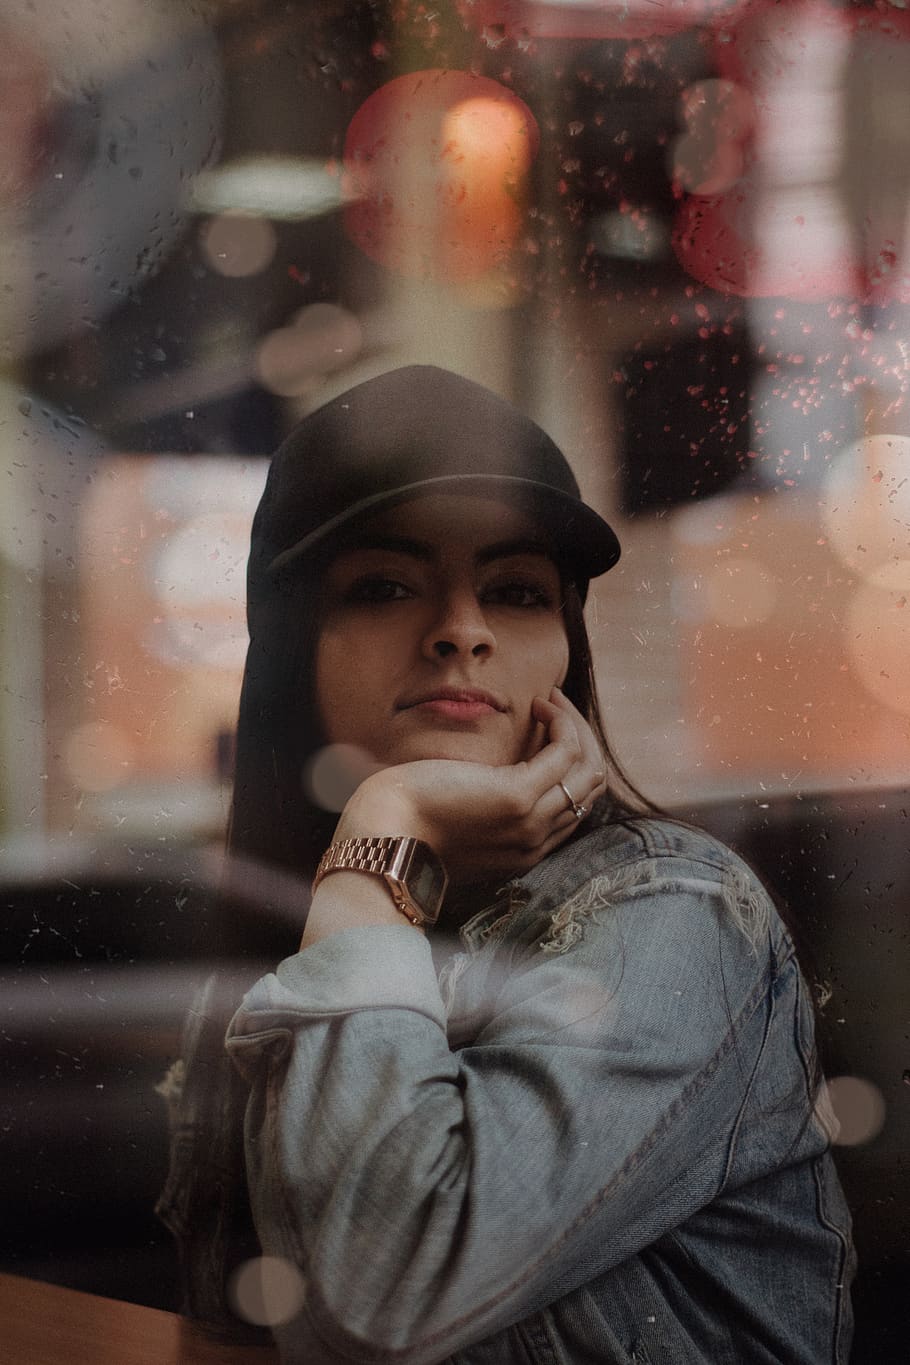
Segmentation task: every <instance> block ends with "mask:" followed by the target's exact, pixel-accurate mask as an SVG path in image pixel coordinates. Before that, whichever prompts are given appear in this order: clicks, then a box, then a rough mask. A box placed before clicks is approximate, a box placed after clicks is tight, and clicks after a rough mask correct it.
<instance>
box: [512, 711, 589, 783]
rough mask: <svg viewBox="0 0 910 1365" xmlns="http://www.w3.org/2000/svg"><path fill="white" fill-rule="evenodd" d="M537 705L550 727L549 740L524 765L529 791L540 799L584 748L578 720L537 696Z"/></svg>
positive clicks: (543, 719)
mask: <svg viewBox="0 0 910 1365" xmlns="http://www.w3.org/2000/svg"><path fill="white" fill-rule="evenodd" d="M534 708H535V713H536V715H537V717H538V719H540V720H541V722H542V723H543V724H544V725H546V727H547V736H548V741H549V742H548V743H547V744H545V745H544V747H543V748H542V749H541V750H540V752H539V753H538V754H535V755H534V757H533V758H530V759H528V760H527V762H526V763H525V764H524V765H523V766H524V769H525V782H526V784H527V791H528V795H529V796H531V797H532V799H534V800H539V799H540V798H541V797H542V796H544V795H545V794H546V793H547V792H548V791H549V790H550V789H551V788H552V787H555V786H556V785H557V783H558V782H559V779H560V778H561V777H563V776H564V775H565V773H567V772H568V771H569V769H570V768H571V766H572V764H573V763H576V762H577V761H578V760H579V759H581V758H582V754H583V751H582V746H581V741H580V740H579V737H578V731H577V729H576V725H575V721H574V720H573V718H572V717H571V716H570V715H569V714H568V713H567V712H566V711H564V710H561V709H560V708H559V707H558V706H554V705H553V703H552V702H549V701H544V700H543V699H542V698H540V697H535V699H534ZM518 766H519V767H520V766H522V765H518Z"/></svg>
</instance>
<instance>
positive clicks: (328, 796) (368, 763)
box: [302, 744, 381, 811]
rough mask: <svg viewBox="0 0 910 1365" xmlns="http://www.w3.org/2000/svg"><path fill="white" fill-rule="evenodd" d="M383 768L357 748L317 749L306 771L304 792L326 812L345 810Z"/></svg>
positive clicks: (334, 747)
mask: <svg viewBox="0 0 910 1365" xmlns="http://www.w3.org/2000/svg"><path fill="white" fill-rule="evenodd" d="M380 766H381V765H380V764H378V763H377V762H376V760H375V759H374V758H373V755H372V754H369V753H367V752H366V750H365V749H359V748H358V747H357V745H356V744H326V745H325V746H324V747H323V748H321V749H317V751H316V753H315V754H313V755H312V756H311V757H310V758H309V759H308V760H307V763H306V765H305V767H304V770H303V775H302V785H303V790H304V791H305V793H306V794H307V796H308V797H309V798H310V800H311V801H312V802H313V805H314V806H319V807H320V808H321V809H322V810H330V811H340V810H344V808H345V806H346V805H347V803H348V801H349V800H350V798H351V796H353V794H354V792H355V791H356V790H357V788H358V787H359V786H360V784H361V782H363V780H364V778H367V777H369V776H370V773H374V772H376V771H378V769H379V767H380Z"/></svg>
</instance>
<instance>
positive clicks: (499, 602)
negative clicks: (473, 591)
mask: <svg viewBox="0 0 910 1365" xmlns="http://www.w3.org/2000/svg"><path fill="white" fill-rule="evenodd" d="M483 597H484V601H485V602H489V603H490V604H491V605H492V606H503V607H519V608H523V609H532V608H534V607H541V608H548V607H552V606H553V603H554V597H553V594H552V593H551V591H550V589H549V588H548V587H547V586H546V585H544V584H543V583H538V582H536V581H535V580H534V579H529V578H509V579H506V580H505V581H503V582H501V583H491V584H490V586H489V587H487V588H485V589H484V594H483Z"/></svg>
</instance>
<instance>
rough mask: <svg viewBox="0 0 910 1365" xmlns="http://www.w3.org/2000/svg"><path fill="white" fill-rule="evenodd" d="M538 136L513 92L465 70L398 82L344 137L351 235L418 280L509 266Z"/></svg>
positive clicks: (368, 104)
mask: <svg viewBox="0 0 910 1365" xmlns="http://www.w3.org/2000/svg"><path fill="white" fill-rule="evenodd" d="M537 146H538V130H537V123H536V121H535V119H534V115H533V114H532V113H531V111H530V109H529V108H528V107H527V105H526V104H525V103H524V101H523V100H521V99H519V98H518V96H517V95H515V94H513V92H512V91H511V90H508V89H507V88H506V87H505V86H503V85H500V84H499V83H498V82H496V81H493V80H490V79H488V78H487V77H484V76H474V75H471V74H470V73H469V72H467V71H448V70H428V71H416V72H412V73H410V74H409V75H406V76H398V77H396V78H395V79H394V80H392V81H389V82H388V83H387V84H386V85H383V86H381V87H380V88H379V89H378V90H376V91H375V92H374V93H373V94H372V95H370V97H369V99H367V100H366V101H365V102H364V104H362V105H361V107H360V108H359V109H358V111H357V113H356V114H355V115H354V117H353V119H352V120H351V123H350V126H349V128H348V132H347V137H346V139H345V148H344V164H345V171H346V181H347V191H348V194H349V196H350V198H351V199H352V200H353V201H354V202H352V203H350V204H349V205H348V207H347V209H346V210H345V216H344V224H345V230H346V232H347V234H348V236H349V237H350V238H351V240H352V241H353V242H354V243H355V244H356V245H357V246H358V247H359V248H360V250H361V251H363V252H364V254H365V255H367V256H369V257H370V258H371V259H373V260H375V261H378V262H379V263H380V264H381V265H384V266H386V267H387V268H388V269H390V270H394V271H396V272H398V273H400V274H404V275H409V276H412V277H416V278H431V279H437V280H443V281H445V280H453V281H455V282H459V281H463V280H469V279H474V278H476V277H478V276H480V275H484V274H486V273H487V272H488V271H490V270H492V269H493V268H494V267H495V266H497V265H499V264H502V263H503V261H504V260H506V259H507V258H508V255H509V253H510V251H511V250H512V248H513V246H514V244H515V240H516V237H517V235H518V232H519V230H520V228H521V226H522V223H523V217H524V209H525V199H526V194H527V188H528V178H529V172H530V168H531V163H532V161H533V159H534V156H535V155H536V152H537Z"/></svg>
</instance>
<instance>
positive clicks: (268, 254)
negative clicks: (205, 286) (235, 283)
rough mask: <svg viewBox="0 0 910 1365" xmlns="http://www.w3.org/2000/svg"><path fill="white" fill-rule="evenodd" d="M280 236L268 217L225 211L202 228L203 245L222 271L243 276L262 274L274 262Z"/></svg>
mask: <svg viewBox="0 0 910 1365" xmlns="http://www.w3.org/2000/svg"><path fill="white" fill-rule="evenodd" d="M276 245H277V238H276V236H275V229H274V228H273V227H272V224H271V223H270V222H269V221H268V220H267V219H266V218H247V217H246V216H244V215H242V214H230V213H223V214H220V215H219V216H218V217H217V218H209V219H207V221H206V222H204V223H203V224H202V226H201V228H200V229H199V247H200V250H201V251H202V254H203V256H204V257H205V260H206V262H207V263H208V264H209V265H210V266H211V268H212V269H213V270H215V271H217V272H218V274H219V275H226V276H228V277H229V278H232V279H240V278H242V277H244V276H246V275H258V274H259V273H260V272H261V271H263V270H265V269H266V267H267V266H269V265H270V264H271V262H272V259H273V257H274V255H275V248H276Z"/></svg>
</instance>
